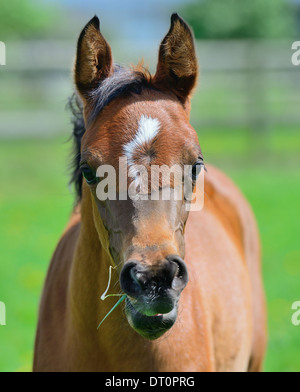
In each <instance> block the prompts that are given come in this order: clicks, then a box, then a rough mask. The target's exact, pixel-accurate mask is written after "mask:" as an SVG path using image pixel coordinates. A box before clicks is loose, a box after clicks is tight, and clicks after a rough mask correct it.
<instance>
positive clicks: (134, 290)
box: [120, 261, 142, 297]
mask: <svg viewBox="0 0 300 392" xmlns="http://www.w3.org/2000/svg"><path fill="white" fill-rule="evenodd" d="M137 265H138V263H137V262H135V261H130V262H128V263H126V264H125V265H124V267H123V269H122V271H121V275H120V285H121V289H122V290H123V291H124V293H126V294H127V295H129V296H131V297H135V296H137V295H139V294H141V292H142V281H141V280H140V277H139V276H138V274H137Z"/></svg>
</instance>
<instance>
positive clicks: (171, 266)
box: [120, 255, 188, 298]
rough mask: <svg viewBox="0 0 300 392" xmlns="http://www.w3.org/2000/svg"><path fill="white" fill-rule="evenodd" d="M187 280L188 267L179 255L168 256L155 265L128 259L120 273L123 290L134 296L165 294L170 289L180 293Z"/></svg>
mask: <svg viewBox="0 0 300 392" xmlns="http://www.w3.org/2000/svg"><path fill="white" fill-rule="evenodd" d="M187 282H188V273H187V268H186V266H185V263H184V261H183V260H182V259H181V258H180V257H179V256H177V255H171V256H168V257H166V260H165V261H164V262H161V263H159V264H156V265H155V266H149V265H148V266H147V265H144V264H141V263H140V262H138V261H134V260H133V261H128V262H127V263H126V264H125V265H124V267H123V269H122V271H121V275H120V284H121V288H122V290H123V291H124V292H125V293H126V294H127V295H129V296H130V297H133V298H137V297H139V296H140V295H147V296H153V297H154V296H161V295H162V296H163V295H165V294H166V292H168V291H172V292H173V293H174V294H175V293H176V294H180V292H181V291H182V290H183V289H184V288H185V286H186V285H187Z"/></svg>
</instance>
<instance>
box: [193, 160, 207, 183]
mask: <svg viewBox="0 0 300 392" xmlns="http://www.w3.org/2000/svg"><path fill="white" fill-rule="evenodd" d="M202 169H205V165H204V162H202V161H199V162H197V163H195V165H194V166H193V168H192V179H193V181H197V178H198V177H199V174H200V173H201V171H202Z"/></svg>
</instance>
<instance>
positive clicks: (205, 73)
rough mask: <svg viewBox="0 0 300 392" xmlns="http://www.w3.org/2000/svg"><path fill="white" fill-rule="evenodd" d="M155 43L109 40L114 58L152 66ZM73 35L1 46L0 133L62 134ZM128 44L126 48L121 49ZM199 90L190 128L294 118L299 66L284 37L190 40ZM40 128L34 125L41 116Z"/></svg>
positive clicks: (256, 125)
mask: <svg viewBox="0 0 300 392" xmlns="http://www.w3.org/2000/svg"><path fill="white" fill-rule="evenodd" d="M157 46H158V43H153V42H148V43H147V42H146V43H144V44H143V47H138V46H135V45H132V44H131V43H129V42H122V41H116V42H112V49H113V52H114V54H115V59H116V62H118V63H120V64H129V63H132V62H137V61H138V60H139V58H140V57H144V59H145V64H148V65H149V67H150V70H152V71H154V70H155V66H156V61H157ZM75 47H76V42H75V41H29V42H11V43H7V44H6V66H2V67H0V90H1V94H0V136H1V137H10V136H13V135H14V136H21V135H24V136H26V135H42V134H52V133H55V132H62V131H64V130H65V129H66V127H67V126H68V124H69V120H68V114H67V113H65V111H64V107H65V103H66V101H67V97H68V96H69V95H70V94H71V92H72V90H73V81H72V76H71V72H72V66H73V62H74V50H75ZM128 47H130V51H128ZM197 53H198V55H199V62H200V73H201V76H200V88H199V89H198V90H197V93H196V95H195V97H194V101H193V114H192V121H193V123H194V125H195V126H196V127H199V128H201V127H203V128H205V127H220V126H225V127H237V126H238V127H247V128H250V129H259V130H261V131H263V130H265V129H269V128H270V127H274V126H299V124H300V111H299V107H300V95H299V93H298V91H299V87H300V67H295V66H293V65H292V61H291V58H292V54H293V52H292V42H290V41H260V42H256V41H197ZM42 119H43V123H45V124H46V125H45V127H44V128H46V129H41V120H42Z"/></svg>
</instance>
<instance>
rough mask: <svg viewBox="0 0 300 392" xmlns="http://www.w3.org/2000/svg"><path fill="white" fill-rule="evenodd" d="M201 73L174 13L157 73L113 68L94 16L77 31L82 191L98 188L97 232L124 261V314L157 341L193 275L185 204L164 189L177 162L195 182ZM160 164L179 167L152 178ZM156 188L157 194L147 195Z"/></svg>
mask: <svg viewBox="0 0 300 392" xmlns="http://www.w3.org/2000/svg"><path fill="white" fill-rule="evenodd" d="M196 79H197V60H196V54H195V49H194V41H193V36H192V33H191V31H190V29H189V27H188V26H187V25H186V24H185V22H184V21H183V20H182V19H181V18H180V17H179V16H178V15H177V14H174V15H173V16H172V20H171V28H170V30H169V32H168V34H167V35H166V37H165V38H164V40H163V41H162V44H161V46H160V50H159V60H158V65H157V71H156V74H155V75H154V76H151V75H150V74H149V73H148V72H147V71H145V70H144V69H142V67H139V66H137V67H136V68H132V69H129V70H126V69H123V68H121V67H117V66H114V65H113V62H112V54H111V49H110V47H109V45H108V43H107V42H106V40H105V39H104V38H103V36H102V35H101V33H100V29H99V20H98V18H97V17H95V18H93V19H92V20H91V21H90V22H89V23H88V24H87V26H86V27H85V28H84V30H83V31H82V33H81V35H80V38H79V41H78V48H77V59H76V63H75V82H76V86H77V90H78V92H79V94H80V97H81V100H82V103H83V109H84V120H85V128H86V131H85V133H84V135H83V137H82V141H81V152H80V163H79V165H80V170H81V173H82V175H83V177H84V178H85V180H84V181H83V196H82V197H83V199H84V198H85V197H87V196H88V193H90V194H91V195H92V198H91V200H92V205H91V206H90V208H91V209H92V213H93V219H94V224H95V227H96V229H97V230H98V234H99V239H100V241H101V242H102V245H103V246H104V247H105V248H106V249H107V251H108V252H109V254H110V255H111V259H112V261H113V263H114V264H116V265H117V266H118V271H119V274H120V285H121V289H122V291H124V293H126V294H127V300H126V301H127V304H126V315H127V318H128V321H129V323H130V325H131V326H132V327H133V328H134V329H135V330H136V331H137V332H138V333H139V334H140V335H142V336H144V337H146V338H148V339H156V338H158V337H159V336H161V335H162V334H163V333H164V332H165V331H166V330H168V329H169V328H170V327H171V326H172V325H173V324H174V322H175V321H176V317H177V306H178V301H179V296H180V294H181V292H182V290H183V289H184V288H185V286H186V284H187V282H188V273H187V268H186V265H185V263H184V261H183V259H184V255H185V250H184V228H185V224H186V221H187V217H188V209H187V208H186V205H187V203H188V202H187V200H186V198H185V197H181V198H180V197H179V198H178V197H175V196H174V194H173V193H172V192H170V197H169V198H167V200H163V199H164V198H163V197H160V196H161V194H162V192H163V190H164V189H165V188H169V190H174V189H175V188H176V186H177V185H178V182H180V183H182V182H183V180H184V174H182V173H184V172H183V171H182V172H181V171H180V168H184V167H185V166H187V165H188V166H189V167H191V168H192V170H191V171H190V174H189V175H190V177H191V178H190V182H191V183H192V184H194V183H195V182H196V178H197V174H198V173H199V171H200V170H199V169H201V167H202V166H203V158H202V155H201V150H200V147H199V143H198V138H197V135H196V132H195V131H194V129H193V128H192V127H191V125H190V124H189V110H190V95H191V91H192V89H193V88H194V86H195V84H196ZM120 159H121V161H120ZM120 162H121V163H120ZM155 165H156V167H158V166H159V167H162V166H163V165H164V167H165V168H166V167H169V168H170V167H173V168H174V167H175V171H174V172H173V174H171V176H170V177H169V179H170V182H169V184H166V183H165V179H164V178H163V176H162V175H160V174H159V172H158V175H155V172H153V173H154V174H151V175H150V173H151V169H152V168H153V167H155ZM103 169H104V170H103ZM110 169H112V170H110ZM104 172H107V173H106V177H105V176H104ZM178 173H181V174H179V176H178ZM156 174H157V173H156ZM148 175H149V177H147V176H148ZM155 176H156V180H157V181H156V186H152V185H153V184H152V179H154V177H155ZM185 176H186V174H185ZM103 177H104V178H103ZM150 177H151V181H150ZM175 177H176V178H175ZM101 179H102V181H101ZM176 181H177V183H176ZM112 182H113V184H112ZM109 187H111V189H110V190H109V189H108V188H109ZM182 189H183V188H182ZM132 190H134V191H135V192H133V197H132ZM153 190H154V191H155V192H154V193H155V195H154V197H149V194H150V191H153ZM192 192H193V185H192ZM130 194H131V197H130ZM103 195H106V196H107V197H106V198H105V197H102V196H103ZM145 196H146V197H145ZM181 196H182V194H181ZM83 213H84V211H83Z"/></svg>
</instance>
